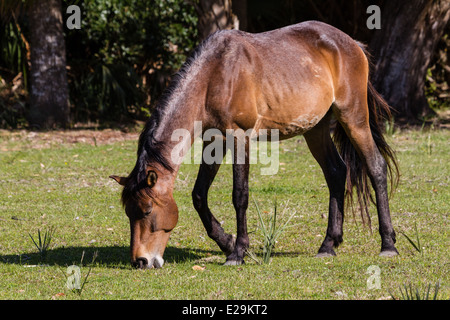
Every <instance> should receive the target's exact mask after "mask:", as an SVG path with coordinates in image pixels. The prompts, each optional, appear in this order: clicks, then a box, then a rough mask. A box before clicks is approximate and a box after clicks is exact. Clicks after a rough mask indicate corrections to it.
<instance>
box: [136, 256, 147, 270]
mask: <svg viewBox="0 0 450 320" xmlns="http://www.w3.org/2000/svg"><path fill="white" fill-rule="evenodd" d="M133 266H134V267H135V268H136V269H145V268H147V266H148V260H147V259H146V258H137V259H136V261H134V262H133Z"/></svg>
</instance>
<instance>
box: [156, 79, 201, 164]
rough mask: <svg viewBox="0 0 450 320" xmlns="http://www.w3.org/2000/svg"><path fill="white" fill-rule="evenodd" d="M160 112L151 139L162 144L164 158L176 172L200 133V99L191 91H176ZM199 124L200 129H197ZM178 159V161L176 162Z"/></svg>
mask: <svg viewBox="0 0 450 320" xmlns="http://www.w3.org/2000/svg"><path fill="white" fill-rule="evenodd" d="M175 94H176V95H175V96H171V97H170V98H169V100H168V101H167V104H166V105H165V106H164V109H163V110H160V111H159V112H160V115H159V119H157V120H158V123H156V124H155V125H156V127H155V130H154V132H153V139H154V140H155V141H158V142H161V143H163V144H164V146H165V147H164V149H165V150H164V151H165V152H164V156H165V158H170V159H168V160H170V161H169V162H170V163H171V164H172V167H173V168H174V169H175V170H174V171H175V172H178V169H179V166H180V164H181V161H179V158H177V157H183V156H184V155H185V153H186V152H187V151H188V150H189V147H190V146H191V145H192V142H193V140H194V138H195V135H196V134H198V133H199V130H200V133H201V122H199V121H202V114H203V112H202V110H201V108H202V103H201V101H202V99H201V98H200V96H199V94H198V93H197V94H196V93H194V92H193V90H192V89H190V88H189V89H188V90H177V92H175ZM199 124H200V129H199ZM177 159H178V160H177Z"/></svg>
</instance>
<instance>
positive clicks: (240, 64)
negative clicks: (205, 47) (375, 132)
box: [210, 21, 361, 137]
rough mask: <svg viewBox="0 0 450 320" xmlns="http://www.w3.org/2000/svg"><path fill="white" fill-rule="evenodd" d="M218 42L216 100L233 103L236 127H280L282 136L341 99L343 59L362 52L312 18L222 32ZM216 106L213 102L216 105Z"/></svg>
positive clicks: (216, 38)
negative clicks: (260, 29) (259, 30)
mask: <svg viewBox="0 0 450 320" xmlns="http://www.w3.org/2000/svg"><path fill="white" fill-rule="evenodd" d="M212 41H215V43H216V45H215V46H216V49H217V50H216V51H215V53H214V54H215V59H216V60H217V61H218V63H216V67H215V72H214V73H213V75H212V77H211V80H210V81H212V84H213V85H212V87H215V88H217V90H211V91H210V92H215V95H214V97H213V98H212V99H214V100H215V101H216V102H218V103H219V104H228V105H227V106H220V107H227V109H228V111H231V114H232V115H233V116H234V117H233V119H232V120H233V122H234V124H235V126H237V127H241V128H244V129H248V128H256V129H259V128H267V129H272V128H273V129H279V130H280V134H281V135H282V136H286V137H289V136H293V135H296V134H300V133H303V132H305V131H307V130H309V129H310V128H312V127H313V126H315V125H316V124H317V123H318V122H319V121H320V119H321V118H322V117H323V116H324V115H325V114H326V113H327V111H328V110H329V108H330V106H331V105H332V103H333V102H334V101H335V99H336V96H335V95H336V91H337V89H338V88H337V87H338V86H339V83H340V82H341V79H340V77H341V76H342V72H343V69H344V68H345V66H343V65H344V64H345V63H343V61H342V59H346V57H350V56H352V55H355V52H356V51H358V50H359V51H361V50H360V49H359V48H358V46H357V44H356V42H355V41H354V40H352V39H351V38H350V37H349V36H348V35H346V34H345V33H343V32H342V31H340V30H338V29H336V28H334V27H332V26H329V25H327V24H324V23H321V22H316V21H308V22H303V23H299V24H296V25H292V26H288V27H284V28H281V29H276V30H273V31H268V32H264V33H256V34H250V33H246V32H242V31H236V30H233V31H226V32H220V33H218V34H216V35H215V36H213V40H212ZM210 105H211V104H210Z"/></svg>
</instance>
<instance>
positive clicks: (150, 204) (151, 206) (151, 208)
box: [144, 202, 153, 216]
mask: <svg viewBox="0 0 450 320" xmlns="http://www.w3.org/2000/svg"><path fill="white" fill-rule="evenodd" d="M152 211H153V205H152V203H151V202H150V203H149V205H148V207H147V210H146V211H145V212H144V215H146V216H148V215H149V214H150V213H152Z"/></svg>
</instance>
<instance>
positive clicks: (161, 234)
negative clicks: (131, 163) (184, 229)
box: [110, 168, 178, 269]
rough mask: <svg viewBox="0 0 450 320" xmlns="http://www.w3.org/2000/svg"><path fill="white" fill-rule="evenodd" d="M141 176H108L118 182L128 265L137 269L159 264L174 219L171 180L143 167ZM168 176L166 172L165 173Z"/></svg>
mask: <svg viewBox="0 0 450 320" xmlns="http://www.w3.org/2000/svg"><path fill="white" fill-rule="evenodd" d="M145 174H146V175H145V177H144V179H140V181H139V180H137V179H133V178H131V175H130V177H127V178H124V177H118V176H110V178H112V179H114V180H116V181H117V182H118V183H119V184H121V185H122V186H123V187H124V189H123V192H122V202H123V205H124V207H125V212H126V214H127V216H128V218H129V219H130V229H131V240H130V249H131V264H132V265H133V266H134V267H136V268H140V269H145V268H152V267H155V268H160V267H162V265H163V263H164V260H163V258H162V257H163V253H164V250H165V248H166V245H167V241H168V240H169V236H170V232H171V231H172V229H173V228H174V227H175V225H176V224H177V221H178V208H177V205H176V203H175V200H174V199H173V196H172V187H173V185H172V179H170V178H169V177H167V175H164V174H162V172H161V171H158V170H157V169H155V168H147V170H146V172H145ZM169 176H170V175H169Z"/></svg>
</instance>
